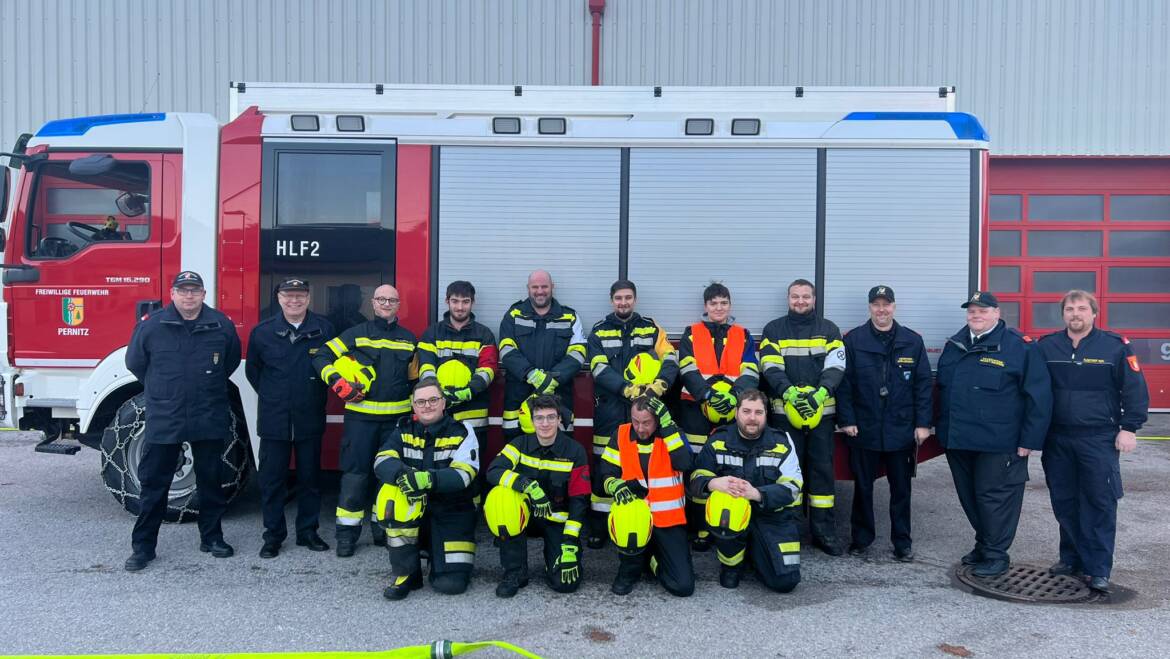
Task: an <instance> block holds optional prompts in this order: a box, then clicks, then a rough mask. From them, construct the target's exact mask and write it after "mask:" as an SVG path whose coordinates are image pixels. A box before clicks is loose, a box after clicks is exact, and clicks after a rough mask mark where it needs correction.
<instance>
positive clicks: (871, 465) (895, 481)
mask: <svg viewBox="0 0 1170 659" xmlns="http://www.w3.org/2000/svg"><path fill="white" fill-rule="evenodd" d="M879 465H884V466H885V468H886V482H888V483H889V485H890V540H891V541H892V542H893V544H894V549H895V550H897V551H909V550H910V548H911V540H910V482H911V477H912V475H913V474H914V449H912V448H908V449H906V450H904V451H871V450H869V449H864V448H858V447H856V446H851V447H849V466H850V468H851V469H852V470H853V514H852V516H851V518H850V526H851V527H852V531H853V533H852V535H853V544H854V545H855V546H858V547H868V546H869V545H870V544H871V543H873V541H874V538H875V537H876V535H877V533H876V531H875V524H874V515H873V483H874V480H876V479H877V473H878V466H879Z"/></svg>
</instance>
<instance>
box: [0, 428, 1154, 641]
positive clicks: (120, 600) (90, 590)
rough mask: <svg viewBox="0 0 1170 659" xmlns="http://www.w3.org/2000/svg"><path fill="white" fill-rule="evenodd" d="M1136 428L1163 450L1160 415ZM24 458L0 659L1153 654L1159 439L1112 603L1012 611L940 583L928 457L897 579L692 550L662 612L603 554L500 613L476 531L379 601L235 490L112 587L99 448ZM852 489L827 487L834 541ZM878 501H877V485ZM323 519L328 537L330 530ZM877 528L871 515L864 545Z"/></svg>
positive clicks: (837, 565) (955, 551) (857, 569)
mask: <svg viewBox="0 0 1170 659" xmlns="http://www.w3.org/2000/svg"><path fill="white" fill-rule="evenodd" d="M1143 434H1148V435H1159V436H1167V435H1170V415H1161V416H1160V417H1158V418H1157V420H1156V422H1155V423H1154V424H1151V427H1150V428H1148V429H1147V430H1146V431H1145V432H1144V433H1143ZM33 444H34V439H33V438H32V436H31V435H30V434H29V433H4V434H0V538H2V540H0V566H2V567H0V652H5V653H144V652H243V651H292V650H299V651H310V650H342V649H346V650H379V649H389V648H395V647H400V646H404V645H412V644H422V643H427V642H430V641H434V640H438V639H451V640H464V641H470V640H484V639H501V640H506V641H510V642H512V643H516V644H518V645H520V646H521V647H524V648H526V649H528V650H530V651H532V652H535V653H537V654H540V655H543V656H547V657H609V656H625V657H659V656H662V657H665V656H676V657H691V656H701V655H710V656H752V657H755V656H766V657H811V656H855V655H856V656H879V657H884V656H889V657H907V656H943V657H945V656H978V657H997V656H1012V657H1051V656H1111V657H1116V656H1141V655H1144V656H1154V655H1156V654H1160V653H1161V652H1162V651H1164V649H1165V648H1167V647H1170V624H1168V623H1170V607H1168V600H1170V574H1168V573H1167V570H1166V569H1165V567H1164V566H1165V562H1164V560H1165V557H1166V548H1167V547H1168V546H1170V525H1168V524H1167V522H1166V519H1167V513H1166V511H1167V510H1168V509H1170V491H1168V490H1167V488H1166V481H1167V477H1168V476H1170V441H1142V442H1140V443H1139V446H1138V450H1137V452H1135V453H1133V454H1130V455H1128V456H1124V457H1123V458H1122V474H1123V478H1124V480H1125V490H1126V495H1125V498H1124V499H1123V500H1122V502H1121V505H1120V518H1119V525H1118V526H1119V528H1118V538H1119V540H1118V546H1117V558H1116V569H1115V571H1114V575H1113V581H1114V583H1115V584H1116V585H1117V586H1119V587H1120V588H1119V589H1118V592H1117V594H1116V595H1115V596H1114V597H1113V599H1112V601H1111V602H1109V603H1098V604H1089V605H1036V604H1015V603H1008V602H1004V601H999V600H994V599H989V598H986V597H981V596H978V595H973V594H970V593H968V592H966V591H964V590H962V589H959V588H957V587H956V586H955V582H954V579H953V578H952V569H953V567H954V565H955V563H956V561H957V560H958V558H959V556H960V555H962V554H963V553H964V552H966V551H967V550H969V549H970V547H971V545H972V542H973V538H972V533H971V531H970V529H969V528H968V525H967V522H966V519H965V518H964V517H963V514H962V511H961V510H960V508H959V504H958V501H957V500H956V498H955V494H954V491H953V488H952V486H951V480H950V473H949V471H948V469H947V466H946V463H945V461H944V460H942V459H937V460H932V461H930V462H928V463H926V464H924V465H922V466H921V468H920V469H919V475H918V478H917V480H916V482H915V491H914V528H915V533H914V537H915V550H916V552H917V556H918V558H917V560H916V561H915V562H914V563H912V564H901V563H897V562H894V561H893V560H892V558H891V557H890V556H889V554H888V546H887V544H888V543H886V542H885V541H884V540H879V541H878V542H876V543H875V544H874V545H873V547H872V548H871V550H870V553H869V555H868V556H867V557H865V558H853V557H848V556H846V557H842V558H830V557H827V556H825V555H823V554H820V553H818V552H816V551H815V550H806V551H805V552H804V554H803V557H802V559H803V581H802V583H801V584H800V586H799V587H798V588H797V589H796V591H795V592H794V593H792V594H790V595H778V594H775V593H772V592H770V591H766V590H765V589H763V588H762V587H761V586H760V585H759V584H758V583H756V582H754V581H751V580H745V582H744V583H743V584H742V585H741V586H740V588H739V589H738V590H735V591H728V590H724V589H722V588H720V587H719V585H718V582H717V581H716V575H717V563H716V560H715V556H714V554H713V553H705V554H697V555H696V556H695V563H696V569H697V571H698V579H699V584H698V589H697V592H696V593H695V595H694V596H693V597H691V598H688V599H677V598H673V597H671V596H669V595H667V594H666V593H665V592H664V591H663V590H662V589H661V588H660V587H658V586H657V585H656V584H654V583H651V582H643V583H642V584H641V585H640V586H639V588H638V589H637V590H635V592H634V594H632V595H630V596H628V597H625V598H619V597H615V596H613V595H612V594H610V592H609V584H610V581H611V580H612V578H613V576H614V571H615V568H616V558H615V556H614V555H613V552H612V551H611V550H609V549H607V550H603V551H586V552H585V553H584V554H583V557H584V558H583V560H584V569H585V574H586V582H585V584H584V585H583V587H582V589H581V591H580V592H578V593H576V594H574V595H556V594H554V593H552V592H551V591H550V590H549V589H548V588H547V587H545V586H544V585H543V584H542V583H541V582H540V581H539V580H534V581H533V583H532V585H530V586H529V587H528V588H527V589H525V590H523V591H521V593H520V595H519V596H517V597H516V598H514V599H512V600H499V599H497V598H496V597H495V596H494V592H493V591H494V587H495V582H496V580H497V579H498V578H499V576H500V569H499V563H498V552H497V551H496V550H495V549H493V548H492V546H491V542H490V539H489V538H488V537H487V536H486V535H485V536H481V538H480V545H479V548H480V553H479V555H478V556H477V559H476V572H475V578H474V580H473V582H472V587H471V589H470V590H469V591H468V593H467V594H465V595H463V596H458V597H450V596H442V595H439V594H436V593H434V592H433V591H430V590H422V591H418V592H416V593H413V594H412V595H411V596H410V597H409V599H407V600H406V601H405V602H387V601H385V600H384V599H382V596H381V590H382V588H383V587H384V586H385V585H386V584H387V578H388V574H389V565H388V562H387V558H386V553H385V551H384V550H379V549H377V548H374V547H372V546H370V545H368V544H365V542H368V536H367V537H365V538H363V545H362V546H361V547H360V550H359V552H358V554H357V556H355V557H353V558H350V559H338V558H336V557H335V556H334V555H333V554H332V552H330V553H327V554H323V555H322V554H314V553H311V552H309V551H307V550H305V549H303V548H299V547H295V546H293V545H292V543H291V542H289V543H286V546H285V550H284V552H283V553H282V554H281V555H280V557H278V558H276V559H272V560H264V559H261V558H259V557H257V555H256V554H257V552H258V551H259V549H260V544H261V540H260V532H261V524H260V513H259V501H258V499H259V497H258V495H257V491H256V489H255V486H254V485H252V486H250V487H249V489H248V491H247V492H246V493H245V495H244V497H243V498H242V499H241V500H240V501H239V502H238V503H237V505H236V506H235V507H234V508H233V510H232V511H231V512H230V513H229V514H228V516H227V518H226V519H225V522H224V528H225V533H226V536H227V540H228V542H230V543H232V544H234V545H235V548H236V551H237V554H236V556H235V557H233V558H230V559H224V560H217V559H214V558H211V557H210V556H209V555H207V554H201V553H200V552H199V551H198V549H197V543H198V538H197V532H196V530H195V527H194V525H183V526H173V525H168V526H166V527H164V528H163V532H162V534H161V538H160V543H159V547H158V555H159V557H158V559H157V560H156V561H155V562H154V563H152V564H151V565H150V567H149V568H148V569H146V570H145V571H144V572H141V573H137V574H129V573H126V572H124V571H122V562H123V560H125V558H126V556H127V555H128V554H129V536H130V527H131V524H132V520H131V518H130V517H129V516H128V515H127V514H126V513H125V512H123V511H122V510H121V508H120V507H118V506H117V505H116V504H115V503H114V501H113V499H111V498H110V496H109V495H108V494H107V493H106V492H105V490H104V489H103V487H102V484H101V481H100V478H99V476H98V462H99V460H98V455H97V453H96V452H94V451H90V450H88V449H87V450H84V451H83V452H81V453H79V454H77V455H76V456H72V457H70V456H58V455H44V454H39V453H34V452H33V450H32V449H33ZM1031 474H1032V480H1031V482H1030V483H1029V484H1028V489H1027V495H1026V499H1025V503H1024V518H1023V520H1022V522H1021V524H1020V529H1019V533H1018V535H1017V538H1016V542H1015V545H1014V547H1013V548H1012V549H1013V551H1012V556H1013V559H1014V560H1015V561H1017V562H1025V563H1032V564H1037V565H1048V564H1049V563H1051V562H1052V561H1053V560H1054V559H1055V557H1056V539H1057V527H1056V523H1055V522H1054V521H1053V518H1052V512H1051V509H1050V506H1049V502H1048V493H1047V490H1046V489H1045V487H1044V478H1043V473H1042V471H1041V468H1040V461H1039V460H1038V459H1034V460H1033V461H1032V464H1031ZM851 491H852V488H851V484H850V483H848V482H841V483H839V484H838V501H839V504H838V505H839V510H838V519H839V522H840V532H841V534H842V537H847V536H848V521H847V518H848V514H847V510H848V505H849V501H850V498H851V497H850V493H851ZM334 496H335V493H333V494H331V495H330V496H328V497H327V498H326V501H325V509H326V510H332V506H333V505H334V500H333V497H334ZM878 499H879V501H878V505H879V506H882V507H884V505H885V503H886V501H885V487H884V485H881V484H879V486H878ZM290 517H291V515H290ZM290 521H291V519H290ZM323 521H324V522H325V523H326V524H325V528H324V529H323V532H322V534H323V535H324V536H325V538H326V540H327V541H329V542H330V543H332V540H333V538H332V536H333V533H332V528H331V526H330V523H331V521H332V519H331V515H330V514H329V513H325V514H323ZM888 528H889V527H888V522H883V521H882V520H881V515H879V537H884V536H887V535H888ZM532 564H533V566H534V569H535V566H536V556H535V551H534V553H533V557H532ZM474 656H485V657H486V656H508V655H506V654H505V653H503V652H498V651H485V652H482V653H478V654H476V655H474Z"/></svg>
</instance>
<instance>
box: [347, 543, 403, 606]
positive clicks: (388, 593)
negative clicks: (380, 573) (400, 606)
mask: <svg viewBox="0 0 1170 659" xmlns="http://www.w3.org/2000/svg"><path fill="white" fill-rule="evenodd" d="M337 546H338V547H340V546H341V543H338V545H337ZM422 586H423V582H422V572H415V573H414V574H410V575H406V576H402V577H394V581H392V582H390V585H389V586H386V589H385V590H383V591H382V597H385V598H386V599H388V600H401V599H406V596H407V595H409V594H410V591H412V590H418V589H419V588H422Z"/></svg>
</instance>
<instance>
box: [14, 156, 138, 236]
mask: <svg viewBox="0 0 1170 659" xmlns="http://www.w3.org/2000/svg"><path fill="white" fill-rule="evenodd" d="M28 218H29V219H28V222H27V230H26V241H27V242H26V247H25V251H26V253H27V254H28V256H29V257H30V258H35V259H64V258H68V257H70V256H72V255H73V254H75V253H77V252H79V251H81V250H84V249H86V248H88V247H90V246H92V245H118V244H130V243H136V242H143V241H145V240H147V239H148V238H149V237H150V166H149V165H148V164H147V163H143V162H120V161H119V162H118V163H117V164H115V165H114V166H113V167H112V168H111V169H109V171H106V172H104V173H101V174H94V175H84V174H77V173H73V172H71V171H70V168H69V163H68V162H48V163H44V164H42V165H41V166H40V167H38V168H37V171H36V180H35V181H34V182H33V188H32V194H31V196H30V199H29V208H28Z"/></svg>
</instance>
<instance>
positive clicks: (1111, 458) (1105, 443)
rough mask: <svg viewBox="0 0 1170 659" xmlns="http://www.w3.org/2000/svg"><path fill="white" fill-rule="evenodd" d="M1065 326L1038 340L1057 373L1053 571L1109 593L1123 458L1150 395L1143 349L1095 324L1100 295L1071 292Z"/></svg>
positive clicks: (1050, 477) (1133, 444)
mask: <svg viewBox="0 0 1170 659" xmlns="http://www.w3.org/2000/svg"><path fill="white" fill-rule="evenodd" d="M1060 307H1061V313H1062V315H1063V317H1064V324H1065V329H1064V330H1063V331H1060V332H1055V333H1053V334H1049V335H1048V336H1046V337H1044V338H1042V339H1040V341H1039V342H1037V347H1039V349H1040V352H1041V354H1043V356H1044V359H1045V361H1047V362H1048V371H1049V373H1050V374H1051V376H1052V393H1053V407H1052V426H1051V428H1050V429H1049V431H1048V437H1047V439H1046V440H1045V441H1044V453H1043V455H1041V457H1040V460H1041V462H1042V463H1043V464H1044V477H1045V479H1046V480H1047V481H1048V492H1049V494H1050V495H1051V497H1052V513H1053V514H1054V515H1055V516H1056V521H1057V522H1058V523H1059V524H1060V560H1059V561H1058V562H1057V563H1056V564H1055V565H1053V566H1052V568H1050V570H1049V571H1050V572H1052V573H1053V574H1072V575H1082V576H1084V577H1085V579H1086V580H1087V581H1088V582H1089V587H1090V588H1092V589H1093V590H1096V591H1100V592H1109V575H1110V573H1111V572H1112V570H1113V543H1114V540H1115V537H1116V531H1117V500H1118V499H1120V498H1121V495H1122V492H1121V465H1120V463H1119V460H1118V457H1119V455H1120V454H1121V453H1129V452H1130V451H1132V450H1134V449H1135V448H1137V435H1136V433H1137V431H1138V430H1139V429H1140V428H1141V427H1142V424H1144V423H1145V422H1146V417H1147V414H1148V411H1149V405H1150V394H1149V391H1148V389H1147V388H1146V380H1145V377H1143V376H1142V370H1141V366H1140V365H1139V364H1138V360H1137V356H1136V355H1134V354H1133V351H1132V350H1131V349H1130V347H1129V340H1128V339H1126V338H1125V337H1123V336H1120V335H1117V334H1114V333H1113V332H1107V331H1104V330H1100V329H1097V327H1096V326H1095V321H1096V319H1097V308H1098V307H1097V298H1095V297H1093V295H1092V294H1091V293H1088V292H1086V291H1079V290H1074V291H1069V292H1068V294H1066V295H1065V296H1064V299H1062V300H1061V302H1060Z"/></svg>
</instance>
